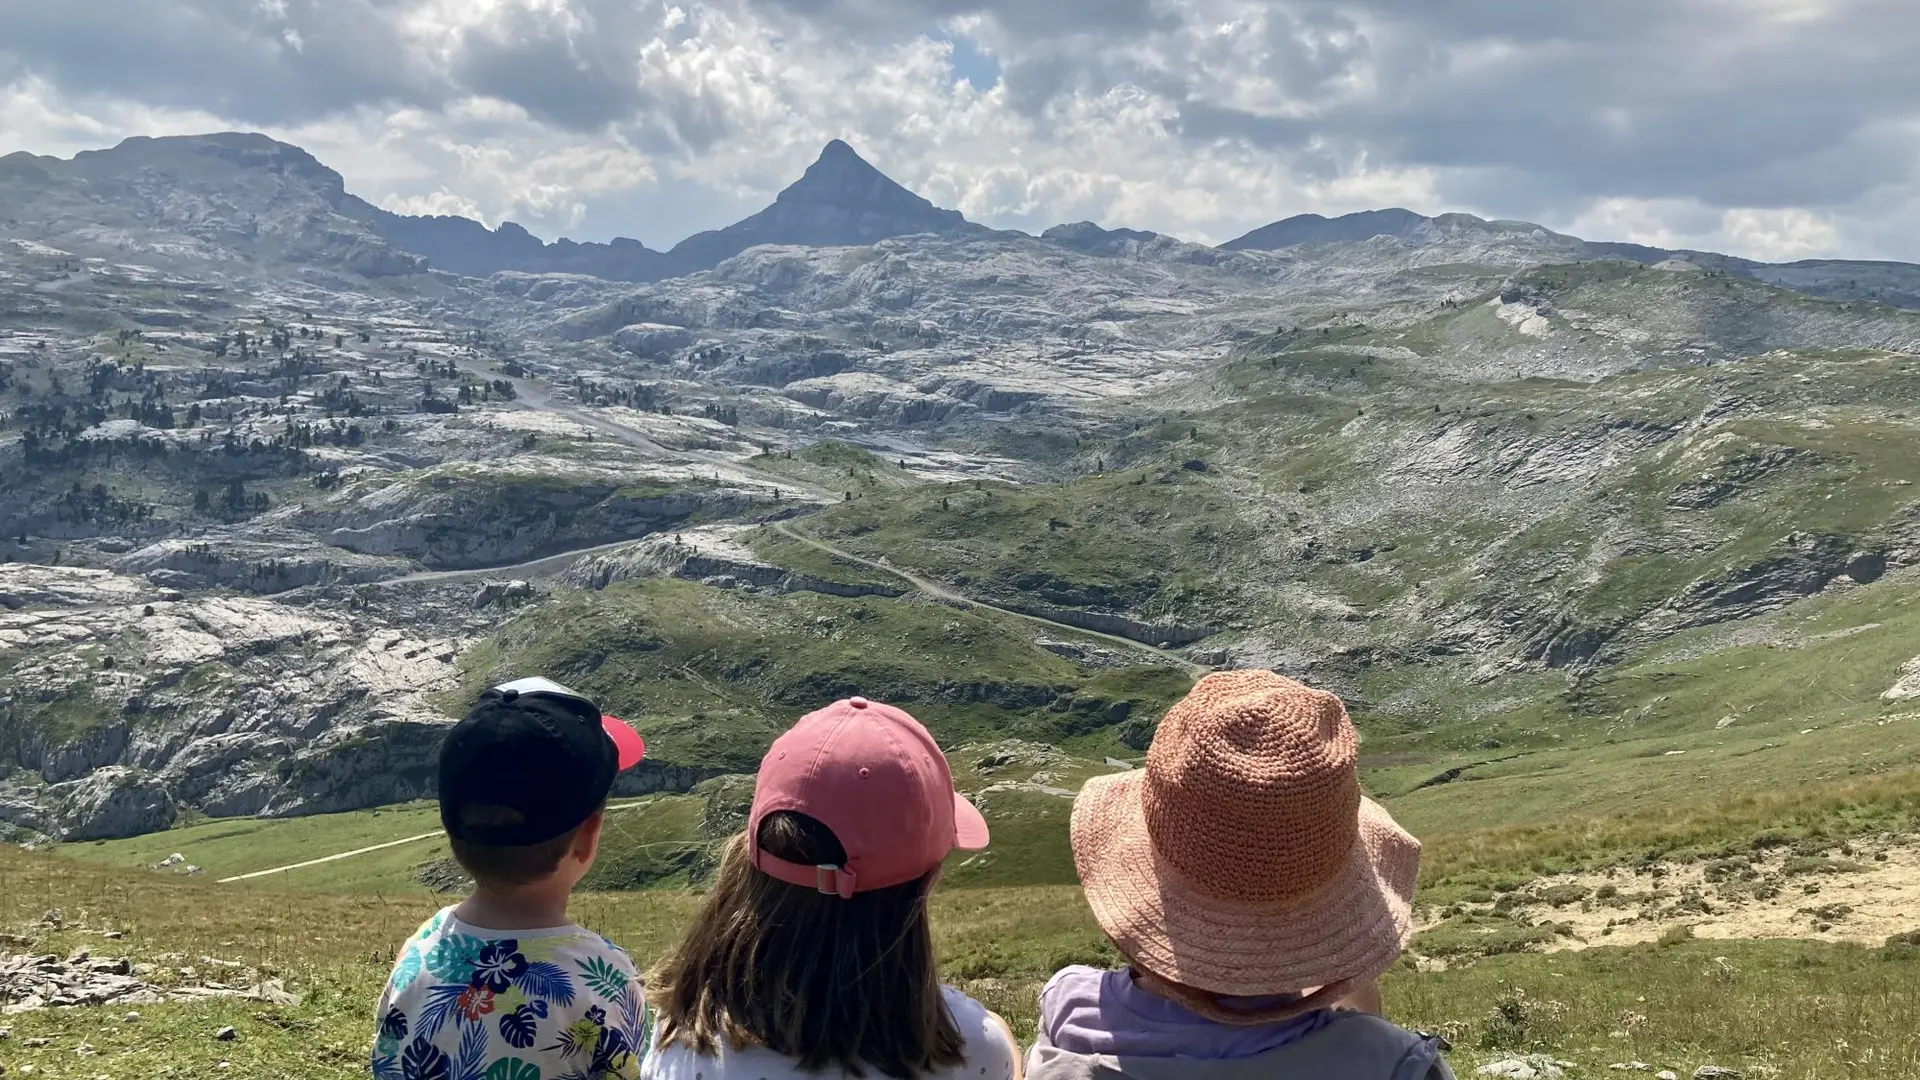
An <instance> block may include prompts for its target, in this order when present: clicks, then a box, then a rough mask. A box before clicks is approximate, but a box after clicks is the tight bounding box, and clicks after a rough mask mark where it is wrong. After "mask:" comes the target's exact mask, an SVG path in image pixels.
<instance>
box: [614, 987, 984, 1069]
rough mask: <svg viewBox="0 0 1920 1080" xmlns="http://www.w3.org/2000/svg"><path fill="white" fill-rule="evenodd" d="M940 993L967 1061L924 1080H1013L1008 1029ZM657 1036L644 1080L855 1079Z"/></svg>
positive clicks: (754, 1050) (961, 998) (953, 993)
mask: <svg viewBox="0 0 1920 1080" xmlns="http://www.w3.org/2000/svg"><path fill="white" fill-rule="evenodd" d="M941 993H942V996H944V997H945V999H946V1002H947V1011H948V1012H950V1013H952V1014H953V1022H954V1024H955V1025H956V1026H957V1027H959V1029H960V1038H961V1041H962V1046H961V1050H960V1052H961V1053H962V1054H964V1055H965V1060H964V1061H962V1062H961V1063H960V1064H959V1065H957V1066H955V1067H954V1068H951V1069H946V1070H942V1071H940V1072H935V1073H925V1074H922V1076H921V1078H920V1080H1012V1078H1013V1064H1014V1053H1015V1051H1014V1048H1013V1046H1012V1044H1010V1043H1009V1042H1008V1040H1007V1035H1006V1032H1005V1029H1003V1028H1001V1026H1000V1025H999V1024H998V1023H996V1022H994V1020H993V1019H992V1014H991V1013H989V1012H987V1007H986V1006H985V1005H982V1004H980V1003H979V1002H977V1001H975V1000H973V999H972V998H970V997H968V996H967V995H965V994H963V993H961V992H960V991H958V990H955V989H954V988H953V987H951V986H947V987H942V988H941ZM657 1034H658V1032H657V1030H656V1039H655V1042H654V1047H653V1051H652V1052H651V1053H649V1054H648V1055H647V1057H646V1060H645V1061H644V1062H642V1063H641V1065H640V1078H641V1080H841V1078H845V1077H850V1076H851V1074H850V1073H846V1072H844V1071H842V1070H838V1069H828V1070H827V1071H825V1072H818V1073H805V1072H801V1071H800V1065H799V1062H797V1061H795V1060H794V1059H793V1058H790V1057H788V1056H786V1055H785V1054H776V1053H774V1052H773V1051H771V1050H768V1049H766V1048H765V1047H759V1046H749V1047H747V1048H745V1049H733V1048H730V1049H726V1050H723V1051H722V1052H721V1053H719V1054H718V1055H717V1056H714V1057H708V1056H707V1055H705V1054H696V1053H694V1051H693V1050H692V1048H690V1047H687V1046H684V1045H681V1044H679V1043H675V1044H674V1045H672V1046H661V1045H659V1041H658V1038H657ZM866 1074H867V1080H885V1077H884V1076H882V1075H881V1074H880V1073H879V1072H878V1071H876V1070H874V1069H868V1070H866Z"/></svg>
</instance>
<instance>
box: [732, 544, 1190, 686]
mask: <svg viewBox="0 0 1920 1080" xmlns="http://www.w3.org/2000/svg"><path fill="white" fill-rule="evenodd" d="M769 527H770V528H771V529H773V531H774V532H777V533H779V534H780V535H781V536H784V537H786V538H787V539H789V540H793V541H797V542H799V543H802V544H805V545H807V546H808V547H810V548H813V549H814V550H816V551H821V552H824V553H826V554H828V555H832V556H833V557H835V558H838V559H845V560H847V561H848V562H852V563H858V564H860V565H861V566H865V567H869V568H871V569H874V570H878V571H880V572H881V573H885V574H892V575H893V576H894V577H897V578H899V579H900V580H901V581H904V582H906V583H907V584H909V585H911V586H913V587H914V588H915V589H916V590H918V591H920V592H922V593H925V594H926V595H928V596H931V597H933V598H934V599H935V600H941V601H944V602H946V603H949V604H956V605H959V606H961V607H971V608H984V609H986V610H989V611H997V612H999V613H1001V614H1002V615H1012V616H1013V617H1015V618H1017V619H1025V620H1026V621H1028V622H1031V623H1038V624H1040V625H1041V626H1045V627H1050V628H1052V629H1055V630H1062V631H1065V632H1066V633H1069V634H1078V635H1080V636H1082V637H1091V638H1098V639H1100V640H1101V641H1106V642H1111V643H1113V644H1115V645H1121V646H1125V647H1126V648H1128V649H1132V650H1134V651H1136V652H1144V653H1150V654H1152V655H1153V656H1155V657H1157V658H1159V659H1161V660H1164V661H1166V662H1167V663H1169V664H1173V665H1175V666H1176V667H1179V668H1181V669H1182V670H1184V671H1186V672H1187V673H1189V674H1193V675H1204V674H1206V673H1207V672H1209V671H1212V670H1213V669H1212V668H1210V667H1207V666H1205V665H1202V664H1196V663H1194V662H1193V661H1191V660H1189V659H1187V658H1186V657H1184V656H1181V655H1179V654H1178V653H1173V652H1169V651H1167V650H1166V649H1160V648H1155V647H1154V646H1152V645H1146V644H1142V643H1141V642H1138V641H1135V640H1133V639H1132V638H1125V637H1121V636H1120V635H1118V634H1103V633H1101V632H1100V631H1098V630H1088V629H1085V628H1084V627H1079V626H1073V625H1070V624H1068V623H1063V622H1055V621H1053V620H1052V619H1048V618H1043V617H1041V616H1039V615H1029V614H1027V613H1026V612H1024V611H1015V610H1014V609H1012V608H1010V607H1003V606H1001V605H999V604H996V603H993V602H992V601H990V600H975V599H974V598H973V597H970V596H962V595H960V594H959V593H957V592H954V591H953V590H951V589H947V588H943V587H942V586H939V585H936V584H934V583H933V582H931V581H928V580H927V579H926V578H923V577H920V576H919V575H917V574H911V573H908V572H907V571H905V570H902V569H900V568H898V567H896V566H892V565H890V564H888V563H884V562H876V561H875V560H873V559H865V558H862V557H860V556H858V555H855V554H853V553H852V552H850V551H844V550H842V549H840V548H837V547H834V546H833V545H832V544H828V543H824V542H822V541H819V540H815V539H814V538H813V537H811V536H807V535H806V534H804V533H802V532H800V531H799V530H797V529H795V528H793V526H791V525H788V524H787V523H786V522H784V521H776V522H774V523H773V524H772V525H771V526H769Z"/></svg>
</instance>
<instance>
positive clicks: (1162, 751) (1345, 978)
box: [1027, 671, 1452, 1080]
mask: <svg viewBox="0 0 1920 1080" xmlns="http://www.w3.org/2000/svg"><path fill="white" fill-rule="evenodd" d="M1357 748H1358V739H1357V737H1356V735H1355V733H1354V729H1353V724H1352V722H1351V721H1349V720H1348V718H1347V712H1346V709H1345V707H1344V706H1343V705H1342V704H1341V703H1340V699H1339V698H1338V697H1335V696H1334V695H1333V694H1330V693H1327V692H1325V691H1322V690H1315V689H1313V688H1311V687H1308V686H1305V685H1303V684H1301V683H1298V682H1295V681H1294V680H1292V679H1288V678H1285V677H1283V676H1280V675H1276V674H1274V673H1272V672H1268V671H1231V672H1218V673H1215V674H1212V675H1208V676H1206V677H1205V678H1203V679H1201V680H1200V682H1199V684H1198V685H1196V686H1195V687H1194V689H1193V691H1192V692H1191V693H1190V694H1189V695H1188V696H1187V697H1186V699H1185V700H1183V701H1181V702H1180V703H1179V704H1177V705H1175V706H1174V707H1173V709H1172V710H1171V711H1169V712H1168V713H1167V716H1166V718H1165V719H1164V720H1163V721H1162V722H1161V724H1160V729H1159V731H1158V733H1157V734H1155V736H1154V740H1153V745H1152V747H1151V748H1150V749H1149V750H1148V753H1147V764H1146V768H1144V769H1139V770H1135V771H1132V772H1127V773H1121V774H1118V775H1114V776H1105V777H1100V778H1097V779H1095V780H1092V781H1090V782H1089V783H1088V784H1087V785H1086V787H1085V788H1084V789H1083V790H1082V791H1081V792H1080V795H1079V797H1078V798H1077V799H1076V800H1075V801H1074V807H1073V823H1072V843H1073V857H1074V864H1075V866H1076V868H1077V869H1078V871H1079V875H1080V883H1081V886H1082V887H1083V888H1084V890H1085V892H1086V896H1087V903H1088V905H1089V906H1090V907H1091V908H1092V909H1093V914H1094V918H1095V920H1096V921H1098V922H1099V924H1100V927H1101V929H1102V930H1104V931H1105V932H1106V934H1107V936H1108V937H1109V938H1111V939H1112V940H1113V943H1114V944H1115V945H1116V946H1117V947H1118V948H1119V950H1120V951H1121V952H1122V953H1123V954H1125V956H1126V957H1127V959H1128V961H1129V966H1128V967H1127V968H1126V969H1124V970H1121V971H1098V970H1095V969H1092V968H1086V967H1070V968H1067V969H1065V970H1063V971H1061V972H1059V973H1058V974H1056V975H1055V976H1054V977H1053V979H1052V980H1051V981H1050V982H1048V984H1047V986H1046V988H1045V989H1044V990H1043V991H1042V992H1041V996H1040V1012H1041V1016H1040V1033H1039V1040H1038V1042H1037V1043H1036V1045H1035V1046H1034V1048H1033V1050H1032V1052H1031V1054H1030V1055H1029V1057H1028V1061H1027V1074H1028V1076H1029V1077H1030V1078H1031V1080H1095V1078H1100V1080H1108V1078H1112V1077H1116V1076H1117V1077H1130V1078H1138V1080H1241V1078H1245V1080H1290V1078H1302V1080H1305V1078H1321V1077H1340V1078H1342V1080H1452V1073H1451V1072H1450V1071H1449V1070H1448V1068H1447V1066H1446V1064H1445V1063H1444V1062H1443V1061H1442V1060H1441V1058H1440V1051H1441V1049H1442V1045H1441V1043H1440V1041H1439V1040H1438V1039H1435V1038H1432V1037H1430V1036H1425V1035H1421V1034H1416V1033H1414V1032H1410V1031H1406V1030H1404V1029H1402V1028H1399V1027H1396V1026H1395V1025H1393V1024H1391V1023H1388V1022H1387V1021H1386V1020H1383V1019H1381V1018H1380V1017H1379V1016H1377V1015H1374V1012H1375V1011H1377V1002H1378V989H1377V986H1378V982H1377V981H1378V979H1379V977H1380V975H1381V974H1382V973H1384V972H1385V971H1386V970H1387V969H1388V968H1389V967H1391V966H1392V965H1393V963H1394V961H1395V960H1396V959H1398V957H1399V956H1400V953H1401V951H1402V950H1403V949H1404V948H1405V947H1406V943H1407V940H1408V938H1409V937H1410V936H1411V933H1412V921H1413V919H1412V907H1413V886H1414V878H1415V875H1416V874H1417V872H1418V870H1419V865H1420V844H1419V842H1418V841H1417V840H1415V839H1414V838H1413V837H1412V836H1409V835H1408V834H1407V833H1406V832H1405V831H1403V830H1402V829H1401V828H1400V827H1399V826H1398V825H1396V824H1395V823H1394V821H1393V819H1392V818H1391V817H1389V816H1388V814H1387V812H1386V811H1385V810H1383V809H1381V808H1380V807H1379V806H1378V805H1376V804H1375V803H1374V802H1372V801H1371V800H1369V799H1367V798H1365V797H1364V796H1363V795H1362V794H1361V793H1360V782H1359V776H1358V773H1357V771H1356V768H1355V757H1356V751H1357Z"/></svg>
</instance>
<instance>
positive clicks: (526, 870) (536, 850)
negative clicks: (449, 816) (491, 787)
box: [447, 804, 606, 886]
mask: <svg viewBox="0 0 1920 1080" xmlns="http://www.w3.org/2000/svg"><path fill="white" fill-rule="evenodd" d="M474 809H478V810H480V811H482V812H485V811H487V810H490V809H492V808H490V807H476V808H474ZM503 809H504V808H503ZM605 809H606V807H605V805H604V804H603V805H602V806H601V810H605ZM508 812H509V813H512V811H508ZM596 812H598V811H596ZM586 824H587V823H586V822H584V821H583V822H581V823H580V824H578V825H575V826H574V827H573V828H571V829H568V830H567V831H566V832H563V833H561V834H560V835H559V836H556V837H554V838H553V839H551V840H542V841H541V842H539V843H537V844H526V845H523V846H503V845H495V844H474V843H469V842H468V841H465V840H460V839H457V838H455V837H451V836H449V837H448V838H447V845H448V846H449V847H451V848H453V861H454V862H457V863H459V864H460V866H461V868H462V869H464V870H465V871H466V872H467V873H469V874H472V875H473V880H474V881H476V882H479V883H480V884H482V885H499V886H506V885H531V884H533V883H534V882H536V881H539V880H541V879H542V878H545V877H547V876H549V875H550V874H552V873H553V872H554V871H555V870H557V869H559V867H560V860H561V859H564V858H566V857H567V852H568V850H569V849H571V848H572V847H573V839H574V837H576V836H579V835H580V830H581V829H583V828H585V827H586Z"/></svg>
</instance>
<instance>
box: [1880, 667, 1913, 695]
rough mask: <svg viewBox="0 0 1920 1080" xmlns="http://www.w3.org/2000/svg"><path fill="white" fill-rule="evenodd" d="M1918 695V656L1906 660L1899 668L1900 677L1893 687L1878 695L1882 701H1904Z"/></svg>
mask: <svg viewBox="0 0 1920 1080" xmlns="http://www.w3.org/2000/svg"><path fill="white" fill-rule="evenodd" d="M1917 697H1920V656H1916V657H1914V658H1913V659H1911V660H1909V661H1907V662H1906V663H1905V664H1903V665H1902V666H1901V668H1900V679H1899V681H1898V682H1895V683H1894V684H1893V688H1892V689H1890V690H1888V691H1887V692H1886V693H1884V694H1881V695H1880V700H1882V701H1905V700H1907V699H1908V698H1917Z"/></svg>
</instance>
